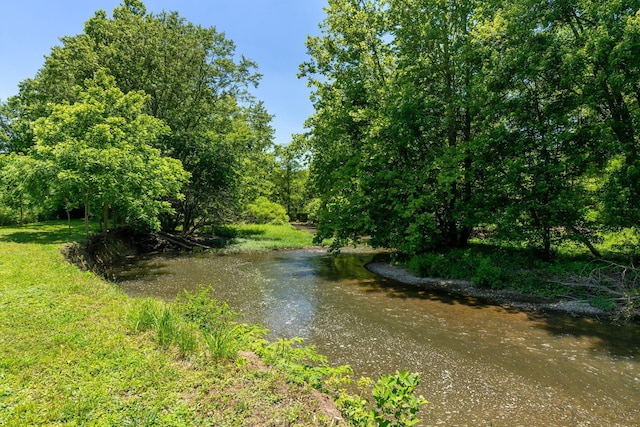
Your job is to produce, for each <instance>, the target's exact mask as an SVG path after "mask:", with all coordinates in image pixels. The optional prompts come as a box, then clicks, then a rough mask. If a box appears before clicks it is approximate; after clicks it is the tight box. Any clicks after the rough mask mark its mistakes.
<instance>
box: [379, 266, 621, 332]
mask: <svg viewBox="0 0 640 427" xmlns="http://www.w3.org/2000/svg"><path fill="white" fill-rule="evenodd" d="M366 268H367V269H368V270H369V271H371V272H372V273H375V274H378V275H380V276H382V277H385V278H387V279H391V280H395V281H397V282H400V283H404V284H408V285H414V286H419V287H420V288H422V289H426V290H438V291H445V292H449V293H452V294H456V295H461V296H469V297H473V298H477V299H480V300H482V301H485V302H487V303H490V304H495V305H500V306H504V307H510V308H516V309H519V310H523V311H530V312H541V313H544V312H549V313H550V312H562V313H567V314H570V315H573V316H581V317H594V318H598V319H607V320H610V318H611V313H609V312H606V311H604V310H602V309H599V308H597V307H593V306H591V305H590V304H589V303H587V302H581V301H554V300H552V299H548V298H543V297H540V296H537V295H531V294H525V293H522V292H518V291H514V290H508V289H499V290H496V289H489V288H481V287H478V286H476V285H474V284H473V282H471V281H467V280H447V279H439V278H430V277H418V276H416V275H414V274H413V273H411V272H409V271H408V270H407V269H406V268H404V267H400V266H394V265H391V264H388V263H384V262H372V263H369V264H367V266H366Z"/></svg>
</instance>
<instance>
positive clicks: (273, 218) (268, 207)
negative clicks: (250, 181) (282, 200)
mask: <svg viewBox="0 0 640 427" xmlns="http://www.w3.org/2000/svg"><path fill="white" fill-rule="evenodd" d="M245 215H246V216H247V219H248V220H249V221H251V222H254V223H256V224H278V225H281V224H285V223H287V222H289V217H288V216H287V210H286V209H285V208H284V206H282V205H280V204H278V203H275V202H272V201H270V200H268V199H267V198H266V197H263V196H261V197H258V198H257V199H256V200H255V202H253V203H250V204H249V205H247V207H246V209H245Z"/></svg>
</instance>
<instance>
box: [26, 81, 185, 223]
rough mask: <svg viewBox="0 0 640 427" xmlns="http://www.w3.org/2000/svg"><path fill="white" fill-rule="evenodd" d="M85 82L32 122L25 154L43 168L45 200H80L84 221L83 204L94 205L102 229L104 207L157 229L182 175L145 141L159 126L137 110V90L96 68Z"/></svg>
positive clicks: (141, 99)
mask: <svg viewBox="0 0 640 427" xmlns="http://www.w3.org/2000/svg"><path fill="white" fill-rule="evenodd" d="M85 85H86V87H87V89H86V91H84V90H79V92H78V100H77V102H75V103H73V104H59V105H54V106H51V114H50V115H49V116H48V117H43V118H40V119H38V120H37V121H36V122H35V124H34V135H35V144H34V146H33V147H31V149H30V150H29V151H28V153H29V154H30V156H31V158H32V159H33V160H31V161H32V162H38V166H39V168H40V169H41V170H44V171H46V172H42V173H43V174H45V176H46V177H47V178H48V179H49V182H48V184H49V187H48V193H49V197H51V198H54V199H55V200H57V201H59V203H60V205H61V206H62V207H63V208H64V209H65V210H67V211H68V210H70V209H72V208H75V207H77V206H78V205H84V207H85V223H86V224H88V220H89V211H90V209H98V210H99V211H100V212H102V213H103V229H104V230H105V232H106V231H107V230H108V228H109V210H110V209H111V208H112V207H113V208H114V209H117V210H119V212H120V215H121V216H122V217H124V218H127V219H128V221H129V222H132V223H136V222H138V223H142V224H145V225H147V226H149V227H151V228H154V229H158V228H159V225H160V224H159V219H158V217H159V216H160V214H162V213H165V212H168V211H169V210H170V208H171V207H170V206H169V205H168V204H167V203H166V202H165V200H164V199H165V198H166V197H167V196H169V195H173V196H174V197H178V196H179V195H180V193H179V192H178V191H179V189H180V187H181V185H182V183H183V182H184V181H185V180H186V179H187V178H188V174H187V173H186V172H185V171H184V170H183V169H182V165H181V163H180V162H179V161H177V160H174V159H170V158H168V157H163V156H162V155H161V154H160V151H159V150H158V149H156V148H153V147H152V146H151V144H153V143H154V142H155V141H156V140H157V139H158V138H159V137H160V136H161V135H162V134H164V133H166V132H167V128H166V126H165V125H164V124H163V123H162V122H161V121H160V120H158V119H155V118H153V117H150V116H147V115H145V114H142V109H143V105H144V103H145V101H146V100H147V99H146V97H145V96H144V95H143V94H141V93H138V92H131V93H128V94H123V93H122V91H121V90H120V89H118V88H117V87H116V86H115V82H114V80H113V78H111V77H108V76H107V75H105V74H104V73H102V72H99V73H96V75H95V76H94V79H93V80H88V81H86V82H85ZM29 166H30V165H27V168H26V169H25V172H24V173H29ZM32 181H33V180H31V182H32ZM27 182H30V181H27ZM39 182H40V183H43V182H44V180H42V179H40V180H39ZM31 186H32V187H35V186H36V185H35V184H33V183H31ZM32 197H33V196H32Z"/></svg>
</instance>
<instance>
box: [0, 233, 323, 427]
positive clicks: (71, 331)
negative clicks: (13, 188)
mask: <svg viewBox="0 0 640 427" xmlns="http://www.w3.org/2000/svg"><path fill="white" fill-rule="evenodd" d="M83 235H84V228H83V225H82V223H81V222H74V223H73V226H72V229H71V230H69V229H68V228H67V225H66V223H65V222H53V223H46V224H36V225H31V226H24V227H12V228H8V227H0V425H2V426H32V425H162V426H197V425H238V426H239V425H251V422H249V421H247V420H257V422H261V421H260V420H263V421H264V419H262V418H260V417H261V416H262V415H261V414H268V416H269V418H270V419H275V420H277V419H280V418H283V417H285V416H289V414H290V412H291V409H292V408H298V407H299V405H303V407H304V408H305V409H304V410H301V411H299V412H298V413H297V419H296V420H295V423H297V424H296V425H301V426H309V425H322V423H321V422H320V421H318V420H319V419H320V418H317V417H316V415H317V413H315V412H314V411H315V408H314V404H315V403H314V401H313V399H310V398H309V394H308V393H306V391H304V390H301V389H291V388H290V387H289V386H288V385H287V384H286V383H285V379H284V376H283V375H282V374H279V373H278V372H275V371H273V372H272V371H269V372H261V373H260V374H259V375H256V372H255V371H252V370H250V369H248V368H241V367H239V366H237V365H236V364H233V363H228V362H225V363H211V361H210V360H209V359H204V358H202V357H200V355H199V354H197V353H195V354H193V356H192V358H191V359H189V360H185V359H184V358H181V357H180V353H183V354H184V353H186V351H184V350H185V349H182V348H178V347H177V346H173V347H172V346H166V345H160V343H159V342H158V338H157V337H156V336H155V335H154V334H153V333H151V332H147V333H136V332H135V331H134V329H133V328H132V327H131V320H130V319H131V313H132V312H135V311H140V309H139V306H140V305H141V304H144V301H142V300H135V299H131V298H129V297H127V296H125V295H124V294H123V293H122V292H120V291H119V290H118V288H117V287H116V286H115V285H113V284H109V283H107V282H105V281H103V280H102V279H100V278H99V277H97V276H95V275H94V274H92V273H89V272H82V271H80V270H79V269H78V268H77V267H76V266H73V265H70V264H69V263H67V262H66V261H65V260H64V258H63V255H62V254H61V248H62V246H63V244H64V243H65V242H72V241H75V240H77V239H80V238H82V237H83ZM187 344H189V343H187ZM265 396H270V398H269V399H266V400H265ZM274 402H276V403H274ZM274 422H275V421H274ZM273 425H281V424H273ZM325 425H328V423H326V424H325Z"/></svg>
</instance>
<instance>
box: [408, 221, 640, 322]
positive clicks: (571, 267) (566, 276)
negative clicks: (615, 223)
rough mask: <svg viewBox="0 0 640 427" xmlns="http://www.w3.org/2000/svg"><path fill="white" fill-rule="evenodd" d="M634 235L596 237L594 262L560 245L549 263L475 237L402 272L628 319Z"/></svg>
mask: <svg viewBox="0 0 640 427" xmlns="http://www.w3.org/2000/svg"><path fill="white" fill-rule="evenodd" d="M638 235H639V234H638V231H637V230H622V231H620V232H617V233H614V232H607V233H601V234H600V235H599V236H598V238H597V239H596V240H597V243H596V244H594V246H595V247H596V248H597V250H598V251H599V252H600V253H601V254H602V255H603V259H595V258H594V257H593V256H592V254H591V253H590V251H589V250H588V249H587V248H586V247H585V246H584V245H581V244H578V243H577V242H571V241H566V242H564V243H562V244H561V245H559V246H558V247H556V248H554V249H555V256H554V257H553V259H552V260H551V261H545V260H543V259H541V258H540V257H539V253H537V252H536V251H534V250H531V249H527V248H525V247H524V246H522V245H514V244H506V243H502V242H499V241H492V240H490V239H481V238H478V239H474V240H473V241H472V242H471V244H470V245H469V247H467V248H464V249H452V250H449V251H445V252H433V253H425V254H420V255H416V256H413V257H412V258H411V259H408V260H407V268H408V269H409V270H411V271H412V272H414V273H416V274H418V275H421V276H431V277H442V278H447V279H463V280H470V281H472V282H474V283H475V284H476V285H478V286H484V287H490V288H493V289H514V290H518V291H521V292H525V293H529V294H533V295H538V296H541V297H546V298H549V299H553V300H558V299H566V298H569V299H575V300H582V301H588V302H589V303H591V304H592V305H594V306H596V307H599V308H602V309H604V310H606V311H609V312H611V313H612V314H613V315H614V317H617V318H621V319H628V318H632V317H635V316H638V315H640V310H639V308H638V302H640V300H639V297H638V296H639V295H640V288H639V287H638V286H639V285H640V274H639V273H638V270H637V268H634V265H635V264H636V263H637V260H638V253H640V251H639V249H640V245H639V241H640V239H639V237H638ZM568 283H571V285H569V284H568ZM594 285H595V286H594ZM605 288H606V289H605ZM610 291H613V292H610ZM622 296H624V298H622Z"/></svg>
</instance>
